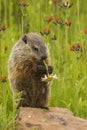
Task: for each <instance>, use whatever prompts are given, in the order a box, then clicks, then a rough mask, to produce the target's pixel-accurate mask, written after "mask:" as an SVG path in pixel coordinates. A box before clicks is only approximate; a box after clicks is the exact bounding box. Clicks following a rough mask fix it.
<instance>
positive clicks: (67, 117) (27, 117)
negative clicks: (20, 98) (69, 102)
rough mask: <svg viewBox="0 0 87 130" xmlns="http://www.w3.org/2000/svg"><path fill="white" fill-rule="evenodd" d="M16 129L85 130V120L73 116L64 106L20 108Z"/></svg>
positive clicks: (86, 126) (86, 127)
mask: <svg viewBox="0 0 87 130" xmlns="http://www.w3.org/2000/svg"><path fill="white" fill-rule="evenodd" d="M17 130H87V120H85V119H81V118H79V117H75V116H74V115H73V113H72V112H71V111H69V110H68V109H64V108H55V107H54V108H53V107H52V108H49V110H44V109H39V108H29V107H27V108H22V109H21V110H20V112H19V115H18V118H17Z"/></svg>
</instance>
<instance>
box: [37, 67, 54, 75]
mask: <svg viewBox="0 0 87 130" xmlns="http://www.w3.org/2000/svg"><path fill="white" fill-rule="evenodd" d="M48 72H49V74H51V73H52V72H53V67H52V66H48ZM37 73H39V74H47V69H46V67H45V66H43V65H38V66H37Z"/></svg>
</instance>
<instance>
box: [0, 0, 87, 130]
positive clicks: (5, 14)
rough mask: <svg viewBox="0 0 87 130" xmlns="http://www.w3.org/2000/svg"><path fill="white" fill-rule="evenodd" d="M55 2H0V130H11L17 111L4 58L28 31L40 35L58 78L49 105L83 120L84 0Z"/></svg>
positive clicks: (86, 105)
mask: <svg viewBox="0 0 87 130" xmlns="http://www.w3.org/2000/svg"><path fill="white" fill-rule="evenodd" d="M58 1H60V0H46V1H45V0H39V1H38V0H24V1H23V0H18V1H17V0H0V130H15V126H14V123H15V119H16V116H17V113H18V110H16V103H15V100H14V98H13V93H12V90H11V88H10V84H9V80H8V58H9V55H10V52H11V49H12V47H13V46H14V44H15V43H16V42H17V40H18V39H19V38H20V37H21V36H22V35H23V34H25V33H28V32H37V33H41V35H42V37H43V38H44V40H45V41H46V44H47V45H48V47H49V50H50V55H51V60H52V65H53V66H54V72H53V73H54V74H56V75H57V76H58V79H57V80H54V81H53V84H52V86H51V87H52V96H51V101H50V106H53V107H55V106H57V107H63V108H68V109H69V110H71V111H72V112H73V113H74V115H76V116H79V117H81V118H85V119H87V52H86V50H87V17H86V15H87V5H86V2H87V1H86V0H83V1H82V0H72V1H67V0H62V2H58ZM18 96H19V97H20V94H19V95H18ZM18 100H19V98H18ZM11 126H12V128H11ZM9 127H10V128H9Z"/></svg>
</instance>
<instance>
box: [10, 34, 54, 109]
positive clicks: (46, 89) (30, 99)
mask: <svg viewBox="0 0 87 130" xmlns="http://www.w3.org/2000/svg"><path fill="white" fill-rule="evenodd" d="M37 49H38V50H37ZM43 56H46V58H44V60H45V62H47V64H48V66H49V65H50V62H49V57H50V56H49V53H48V49H47V47H46V45H45V42H44V40H43V39H42V37H41V35H39V34H36V33H29V34H26V35H24V36H23V37H22V38H21V39H20V40H19V41H18V43H16V45H15V46H14V47H13V49H12V52H11V55H10V58H9V64H8V68H9V80H10V84H11V87H12V88H13V90H14V92H20V91H22V92H23V93H22V98H23V100H21V101H20V105H21V106H30V107H46V105H47V104H48V101H49V95H50V89H51V88H50V86H49V83H46V82H42V81H41V78H42V77H44V75H45V74H46V73H47V72H46V67H45V66H44V63H43V59H41V57H43ZM38 66H41V68H42V70H40V71H39V69H37V68H39V67H38ZM49 71H50V73H52V67H50V66H49Z"/></svg>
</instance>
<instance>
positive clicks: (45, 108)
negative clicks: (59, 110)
mask: <svg viewBox="0 0 87 130" xmlns="http://www.w3.org/2000/svg"><path fill="white" fill-rule="evenodd" d="M38 108H41V109H44V110H48V111H49V107H38Z"/></svg>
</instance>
